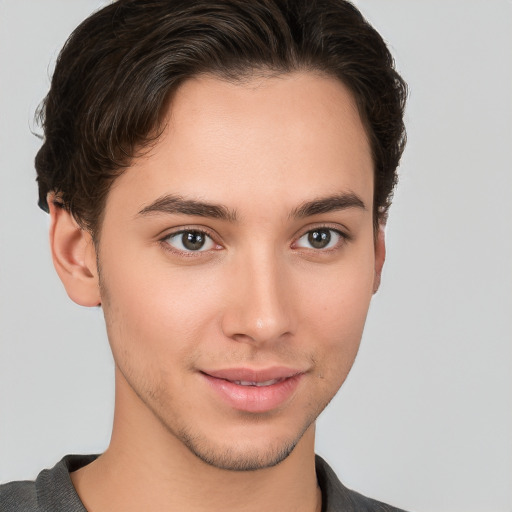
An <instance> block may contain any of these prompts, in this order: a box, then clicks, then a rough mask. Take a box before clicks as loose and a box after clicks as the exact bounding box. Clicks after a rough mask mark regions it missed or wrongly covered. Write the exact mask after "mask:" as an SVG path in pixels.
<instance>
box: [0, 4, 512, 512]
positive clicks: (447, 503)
mask: <svg viewBox="0 0 512 512" xmlns="http://www.w3.org/2000/svg"><path fill="white" fill-rule="evenodd" d="M102 3H106V2H101V1H100V0H73V2H70V1H65V0H44V1H41V0H30V1H29V0H24V1H19V0H0V482H5V481H8V480H12V479H26V478H30V479H32V478H34V477H35V476H36V474H37V472H38V471H39V470H40V469H41V468H43V467H49V466H53V464H54V463H55V462H56V461H57V460H58V459H60V457H61V456H62V455H64V454H65V453H72V452H74V453H87V452H98V451H101V450H103V449H104V448H105V447H106V445H107V443H108V439H109V434H110V427H111V420H112V418H111V416H112V406H113V362H112V359H111V356H110V353H109V349H108V345H107V340H106V336H105V333H104V328H103V319H102V317H101V312H100V311H98V310H87V309H84V308H80V307H79V306H76V305H74V304H73V303H72V302H71V301H70V300H69V299H68V298H67V296H66V295H65V292H64V290H63V288H62V286H61V284H60V282H59V281H58V279H57V276H56V274H55V273H54V271H53V267H52V264H51V260H50V255H49V249H48V244H47V227H48V220H47V217H46V215H45V214H44V213H42V212H41V211H40V210H39V209H38V208H37V206H36V202H37V191H36V185H35V182H34V177H35V171H34V169H33V159H34V156H35V153H36V151H37V149H38V147H39V141H38V139H37V138H36V137H34V136H33V135H32V134H31V129H32V128H34V123H33V113H34V110H35V108H36V106H37V104H38V103H39V101H40V100H41V99H42V98H43V96H44V95H45V93H46V91H47V89H48V86H49V74H51V70H52V69H53V65H54V62H55V58H56V56H57V54H58V51H59V49H60V47H61V46H62V44H63V42H64V41H65V39H66V37H67V35H69V33H70V32H71V30H72V29H73V28H74V27H75V26H76V25H77V24H78V23H79V22H80V21H81V20H82V19H83V18H85V17H86V16H87V15H88V14H89V13H90V12H91V11H92V10H94V9H96V8H97V7H99V6H100V5H101V4H102ZM357 4H358V6H359V7H360V8H361V9H362V11H363V12H364V13H365V14H366V16H367V17H368V18H369V20H370V21H371V22H372V23H373V24H374V25H375V26H376V28H377V29H378V30H379V31H380V32H381V33H382V34H383V36H384V38H385V39H386V40H387V41H388V42H389V44H390V46H391V48H392V51H393V53H394V55H395V56H396V59H397V63H398V67H399V69H400V71H401V72H402V74H403V75H404V77H405V78H406V80H407V81H408V82H409V85H410V89H411V93H410V101H409V107H408V112H407V125H408V132H409V145H408V148H407V150H406V154H405V156H404V159H403V163H402V166H401V182H400V185H399V189H398V192H397V194H396V198H395V204H394V206H393V207H392V210H391V216H390V222H389V227H388V261H387V263H386V267H385V271H384V276H383V285H382V288H381V290H380V291H379V293H378V295H377V296H376V297H375V299H374V303H373V304H372V307H371V311H370V315H369V320H368V323H367V329H366V332H365V335H364V339H363V344H362V348H361V350H360V353H359V356H358V359H357V361H356V364H355V366H354V369H353V371H352V373H351V375H350V377H349V379H348V380H347V382H346V384H345V386H344V388H343V389H342V391H341V392H340V394H339V395H338V397H337V398H336V399H335V400H334V401H333V403H332V404H331V405H330V406H329V408H328V410H327V411H326V412H325V413H324V415H323V416H322V417H321V418H320V420H319V422H318V424H319V427H318V445H317V447H318V452H319V453H320V454H322V455H323V456H324V457H325V458H327V459H328V461H329V462H330V463H331V465H332V466H333V467H334V468H335V470H336V471H337V472H338V474H339V476H340V478H341V479H342V480H343V481H344V483H345V484H346V485H348V486H349V487H353V488H356V489H357V490H359V491H360V492H363V493H365V494H368V495H370V496H373V497H375V498H378V499H381V500H384V501H388V502H390V503H393V504H395V505H397V506H401V507H403V508H406V509H410V510H414V511H418V512H426V511H432V512H441V511H446V512H458V511H460V512H462V511H464V512H473V511H474V512H484V511H485V512H501V511H503V512H505V511H508V512H510V511H511V510H512V201H511V199H510V196H511V193H512V178H511V175H512V170H511V162H512V94H511V91H512V2H511V1H510V0H488V1H485V2H484V1H483V0H428V1H427V0H423V1H412V0H360V1H359V2H358V3H357Z"/></svg>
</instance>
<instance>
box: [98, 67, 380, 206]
mask: <svg viewBox="0 0 512 512" xmlns="http://www.w3.org/2000/svg"><path fill="white" fill-rule="evenodd" d="M165 121H166V122H165V129H164V131H163V133H162V134H161V136H160V138H159V140H158V141H157V143H156V144H155V145H154V147H152V148H151V150H150V151H149V152H148V153H147V154H146V155H145V156H143V157H140V158H138V159H136V160H135V161H134V163H133V165H132V166H131V168H129V169H128V170H127V171H126V172H125V173H124V174H123V175H121V177H120V178H118V179H117V180H116V183H115V184H114V187H113V189H112V190H111V194H110V195H112V196H115V195H116V194H118V191H117V190H118V189H124V190H126V191H129V190H131V191H132V193H135V195H136V197H132V202H133V201H134V202H135V203H136V204H134V208H139V209H140V208H142V207H143V206H144V205H145V204H147V202H148V201H151V200H154V199H155V198H156V197H159V196H161V195H163V194H168V193H172V194H179V195H183V196H187V197H192V198H195V199H208V200H210V201H213V202H217V203H222V204H226V203H233V204H230V205H229V206H232V207H233V208H235V209H239V206H240V205H237V204H234V203H236V202H237V200H239V201H240V202H243V203H244V205H246V206H247V205H248V203H249V202H250V200H251V198H254V197H256V196H259V200H261V199H266V200H268V201H275V200H277V199H279V198H280V200H281V202H282V203H283V204H284V203H287V202H289V203H290V204H289V205H288V206H289V207H290V208H293V207H294V206H295V205H294V204H292V203H293V202H294V201H295V202H300V201H303V200H307V199H309V198H311V197H315V196H322V195H326V194H328V193H331V194H332V193H333V192H347V191H349V192H354V193H357V194H358V195H360V196H363V199H364V201H365V203H367V204H368V207H369V208H371V204H372V197H373V162H372V158H371V151H370V147H369V143H368V140H367V135H366V131H365V129H364V127H363V124H362V121H361V119H360V116H359V113H358V110H357V107H356V104H355V100H354V98H353V96H352V94H351V93H350V92H349V90H348V89H347V88H346V87H345V86H344V85H343V84H342V83H341V82H340V81H339V80H336V79H334V78H329V77H326V76H323V75H320V74H315V73H311V72H303V73H298V72H297V73H290V74H284V75H279V76H274V77H262V76H258V77H256V76H255V77H252V78H249V79H246V80H243V81H240V82H235V83H233V82H228V81H226V80H222V79H220V78H218V77H215V76H211V75H205V76H199V77H196V78H193V79H190V80H188V81H186V82H185V83H184V84H182V85H181V86H180V87H179V88H178V90H177V91H176V92H175V94H174V96H173V97H172V100H171V101H170V104H169V106H168V111H167V116H166V119H165ZM132 195H133V194H132ZM305 196H309V197H305ZM109 202H110V199H109V200H107V207H108V203H109Z"/></svg>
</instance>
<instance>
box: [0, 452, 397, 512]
mask: <svg viewBox="0 0 512 512" xmlns="http://www.w3.org/2000/svg"><path fill="white" fill-rule="evenodd" d="M96 457H97V455H67V456H66V457H64V458H63V459H62V460H61V461H60V462H59V463H58V464H56V465H55V466H54V467H53V468H52V469H45V470H43V471H41V473H39V475H38V476H37V478H36V480H35V481H22V482H10V483H7V484H4V485H0V512H87V510H86V509H85V507H84V505H83V503H82V502H81V501H80V498H79V497H78V494H77V493H76V491H75V488H74V487H73V483H72V482H71V478H70V476H69V473H70V472H72V471H76V470H77V469H80V468H81V467H83V466H86V465H87V464H89V463H90V462H92V461H93V460H94V459H95V458H96ZM316 474H317V478H318V483H319V485H320V488H321V490H322V512H404V511H403V510H402V511H401V510H400V509H397V508H394V507H391V506H389V505H386V504H384V503H381V502H379V501H375V500H372V499H370V498H366V497H365V496H362V495H361V494H359V493H357V492H354V491H351V490H350V489H347V488H346V487H345V486H344V485H343V484H342V483H341V482H340V481H339V480H338V478H337V477H336V475H335V474H334V471H333V470H332V469H331V468H330V467H329V465H328V464H327V463H326V462H325V461H324V460H323V459H322V458H321V457H319V456H317V457H316Z"/></svg>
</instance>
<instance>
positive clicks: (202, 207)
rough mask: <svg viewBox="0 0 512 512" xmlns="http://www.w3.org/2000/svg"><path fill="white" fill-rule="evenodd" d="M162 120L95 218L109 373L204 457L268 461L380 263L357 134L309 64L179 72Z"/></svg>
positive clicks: (341, 345)
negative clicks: (248, 75) (248, 72)
mask: <svg viewBox="0 0 512 512" xmlns="http://www.w3.org/2000/svg"><path fill="white" fill-rule="evenodd" d="M167 121H168V122H167V128H166V130H165V132H164V133H163V134H162V136H161V138H160V139H159V141H158V143H157V144H156V145H155V146H154V147H153V148H152V149H151V151H150V153H148V154H147V155H145V156H144V157H140V158H138V159H137V160H136V161H135V162H134V164H133V165H132V167H131V168H129V169H128V170H127V171H126V172H125V173H124V174H123V175H122V176H120V177H119V178H118V179H117V180H116V181H115V182H114V184H113V186H112V189H111V191H110V193H109V196H108V199H107V203H106V208H105V215H104V220H103V224H102V229H101V238H100V242H99V247H98V262H99V268H100V275H101V300H102V305H103V308H104V313H105V318H106V321H107V329H108V335H109V340H110V343H111V346H112V350H113V353H114V358H115V361H116V365H117V368H118V376H117V378H118V379H119V380H120V381H122V382H118V383H117V385H118V387H119V389H121V390H123V389H124V390H130V392H131V393H133V396H136V397H137V400H138V401H139V403H140V405H141V406H142V407H143V408H144V410H146V411H149V413H150V415H151V417H152V418H154V421H155V422H158V423H159V424H160V425H163V426H164V427H165V429H166V431H167V432H168V433H169V434H170V436H171V437H172V438H173V439H175V440H177V441H178V442H179V443H182V444H183V445H185V446H186V447H187V448H189V449H190V451H191V452H192V453H193V454H195V455H197V456H198V457H200V458H201V459H202V460H203V461H206V462H208V463H209V464H212V465H214V466H217V467H221V468H228V469H256V468H262V467H268V466H271V465H273V464H276V463H278V462H279V461H281V460H282V459H284V458H285V457H286V456H287V455H288V454H289V453H290V452H291V451H292V450H293V448H294V447H295V446H296V444H297V443H298V442H300V440H301V438H302V436H303V434H304V433H305V432H310V431H311V430H312V425H313V423H314V421H315V419H316V417H317V416H318V414H319V413H320V412H321V411H322V410H323V408H324V407H325V406H326V405H327V404H328V402H329V401H330V400H331V398H332V397H333V396H334V394H335V393H336V392H337V390H338V389H339V387H340V386H341V384H342V383H343V381H344V379H345V378H346V376H347V374H348V372H349V370H350V367H351V366H352V363H353V361H354V358H355V356H356V353H357V350H358V346H359V342H360V339H361V334H362V331H363V325H364V322H365V317H366V313H367V310H368V306H369V302H370V299H371V296H372V293H373V291H374V287H375V283H376V273H377V274H378V273H379V266H380V265H381V260H382V259H383V254H382V252H383V242H382V241H378V242H377V243H375V239H374V231H373V222H372V199H373V164H372V159H371V154H370V148H369V145H368V141H367V138H366V134H365V131H364V128H363V125H362V123H361V120H360V118H359V115H358V113H357V109H356V106H355V103H354V100H353V98H352V97H351V95H350V93H349V92H348V91H347V90H346V89H345V88H344V87H343V85H342V84H341V83H339V82H338V81H335V80H334V79H331V78H326V77H322V76H319V75H315V74H312V73H311V74H310V73H303V74H298V73H297V74H289V75H283V76H280V77H274V78H257V79H256V78H254V79H251V80H249V81H246V82H244V83H242V84H233V83H227V82H225V81H222V80H220V79H217V78H214V77H208V76H203V77H199V78H196V79H193V80H189V81H187V82H186V83H184V84H183V85H182V86H181V88H180V89H179V90H178V91H177V93H176V95H175V96H174V98H173V101H172V102H171V105H170V110H169V114H168V118H167ZM379 262H380V263H379ZM376 271H377V272H376ZM121 392H122V391H121ZM126 393H128V391H126ZM132 420H133V421H136V419H135V418H132Z"/></svg>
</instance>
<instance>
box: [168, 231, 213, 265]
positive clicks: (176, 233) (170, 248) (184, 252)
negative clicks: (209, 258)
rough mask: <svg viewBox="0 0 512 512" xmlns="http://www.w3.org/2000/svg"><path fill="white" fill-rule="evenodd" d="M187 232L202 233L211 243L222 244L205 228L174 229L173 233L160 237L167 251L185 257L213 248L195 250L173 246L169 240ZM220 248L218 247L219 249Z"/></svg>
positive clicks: (197, 254) (196, 255) (195, 255)
mask: <svg viewBox="0 0 512 512" xmlns="http://www.w3.org/2000/svg"><path fill="white" fill-rule="evenodd" d="M186 233H194V234H200V235H203V236H204V237H205V238H207V239H208V240H210V241H211V243H213V244H214V245H216V246H217V247H219V246H220V244H218V243H217V242H216V241H215V239H214V237H213V236H212V235H211V233H209V232H208V231H206V230H204V229H201V228H185V229H180V230H178V231H174V232H172V233H169V234H167V235H165V236H164V237H163V238H161V239H160V242H161V244H162V245H163V246H164V248H165V249H166V250H167V251H170V252H172V253H174V254H178V255H180V256H185V257H189V258H190V257H192V258H194V257H198V256H201V253H204V252H209V251H210V250H212V249H207V250H197V251H193V250H182V249H177V248H176V247H173V246H172V245H171V244H170V243H169V240H171V239H177V238H179V237H180V236H183V235H184V234H186ZM201 248H202V247H201ZM217 250H218V249H217Z"/></svg>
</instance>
